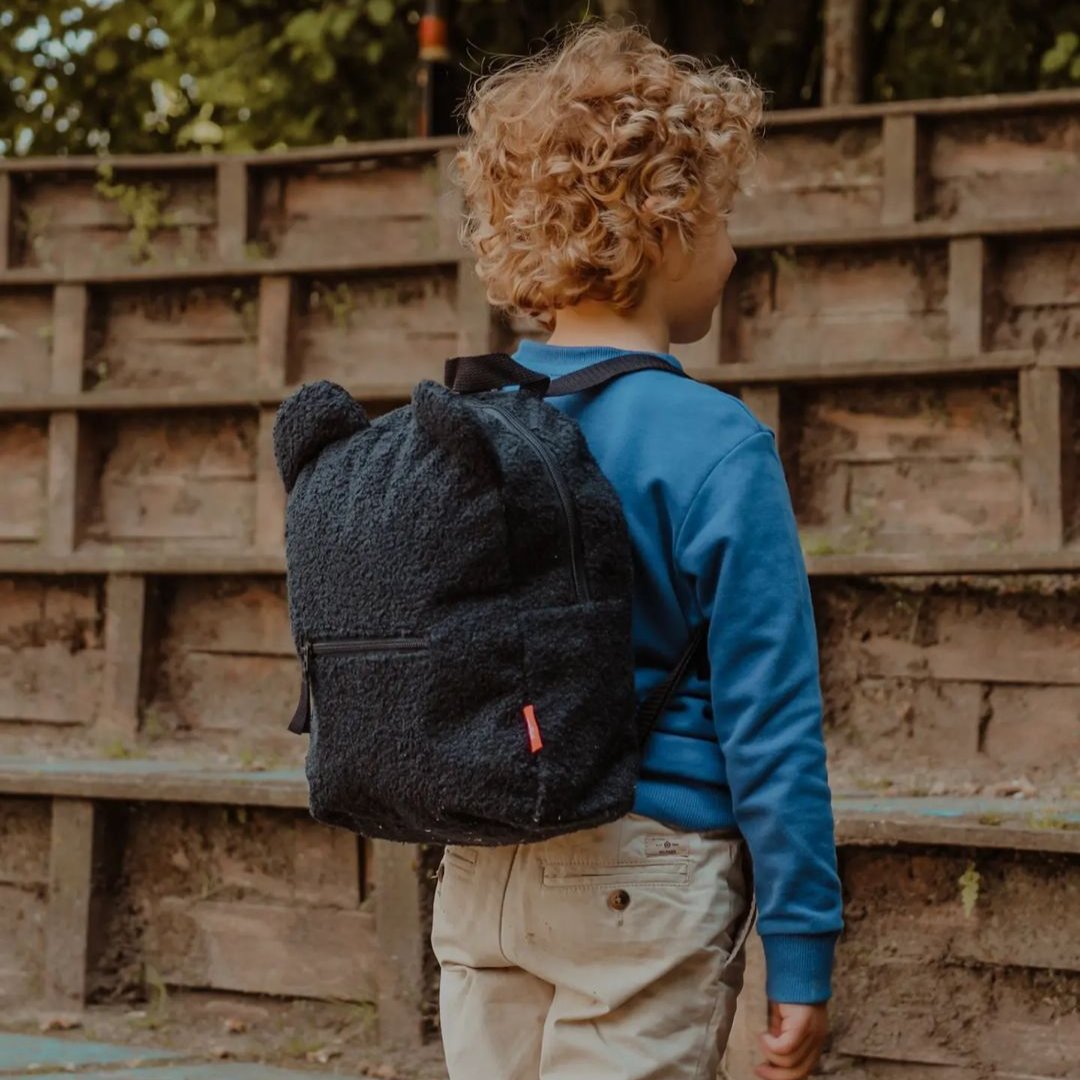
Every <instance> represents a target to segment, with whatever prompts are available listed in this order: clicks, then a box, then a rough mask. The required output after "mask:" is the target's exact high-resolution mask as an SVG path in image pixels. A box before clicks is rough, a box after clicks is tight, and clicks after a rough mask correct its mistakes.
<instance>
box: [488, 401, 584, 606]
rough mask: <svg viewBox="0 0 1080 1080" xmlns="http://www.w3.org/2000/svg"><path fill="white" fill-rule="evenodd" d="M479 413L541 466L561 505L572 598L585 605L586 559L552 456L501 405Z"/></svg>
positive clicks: (566, 489)
mask: <svg viewBox="0 0 1080 1080" xmlns="http://www.w3.org/2000/svg"><path fill="white" fill-rule="evenodd" d="M477 405H478V407H479V408H481V409H487V410H488V412H491V413H493V414H494V415H495V416H497V417H498V418H499V419H500V420H501V421H502V422H503V424H505V425H506V426H507V427H508V428H510V430H511V431H514V432H516V433H517V434H518V435H520V436H521V438H523V439H524V440H525V441H526V442H527V443H528V444H529V445H530V446H531V447H532V448H533V450H534V451H536V455H537V456H538V457H539V458H540V462H541V464H542V465H543V466H544V468H545V469H546V470H547V473H548V476H550V477H551V482H552V484H553V485H554V487H555V491H556V493H557V494H558V496H559V501H560V502H561V503H562V511H563V521H564V522H565V523H566V538H567V543H568V545H569V548H570V573H571V575H572V576H573V579H574V595H575V596H576V597H577V600H578V602H579V603H587V602H588V600H589V584H588V582H587V581H586V579H585V555H584V550H583V547H582V543H581V530H580V529H579V528H578V519H577V511H576V510H575V508H574V500H573V497H572V496H571V494H570V488H569V486H568V485H567V483H566V479H565V477H564V476H563V474H562V472H561V471H560V469H559V466H558V465H557V464H556V462H555V460H554V458H553V457H552V456H551V453H550V451H549V450H548V448H547V447H546V446H545V445H544V444H543V443H542V442H541V441H540V440H539V439H538V438H537V437H536V436H535V435H534V434H533V433H532V432H531V431H530V430H529V429H528V428H527V427H526V426H525V425H524V424H523V423H522V422H521V421H520V420H519V419H518V418H517V417H516V416H513V415H512V414H511V413H509V412H507V411H506V410H505V409H504V408H503V407H502V406H501V405H496V404H494V403H491V402H485V403H480V402H478V403H477Z"/></svg>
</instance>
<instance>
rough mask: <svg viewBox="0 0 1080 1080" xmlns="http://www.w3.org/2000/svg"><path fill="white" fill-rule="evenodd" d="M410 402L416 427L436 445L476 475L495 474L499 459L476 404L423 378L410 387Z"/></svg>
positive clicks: (439, 384) (488, 475) (491, 475)
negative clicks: (492, 447)
mask: <svg viewBox="0 0 1080 1080" xmlns="http://www.w3.org/2000/svg"><path fill="white" fill-rule="evenodd" d="M412 406H413V416H414V417H415V418H416V424H417V427H419V428H420V429H421V430H422V431H424V432H426V433H427V434H428V435H429V436H430V437H431V438H432V439H433V440H434V441H435V442H436V443H438V445H440V446H442V447H443V448H444V449H446V450H447V451H449V452H450V453H451V454H453V455H454V456H455V457H456V458H458V460H460V461H463V462H465V463H466V464H467V465H468V466H469V468H470V469H471V470H472V471H473V472H474V473H476V474H477V475H479V476H487V477H494V476H496V475H497V474H498V467H499V464H498V459H497V458H496V456H495V453H494V451H493V450H492V449H491V446H490V444H489V438H488V436H487V435H485V433H484V427H483V425H482V424H481V422H480V420H479V418H478V416H477V411H476V407H475V405H474V404H473V403H472V402H471V401H470V400H469V398H468V397H467V396H466V395H463V394H458V393H455V392H454V391H452V390H448V389H447V388H446V387H445V386H443V385H442V384H441V383H437V382H434V381H432V380H431V379H424V380H423V381H421V382H419V383H417V384H416V387H415V388H414V389H413V395H412Z"/></svg>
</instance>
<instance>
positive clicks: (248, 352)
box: [86, 280, 257, 400]
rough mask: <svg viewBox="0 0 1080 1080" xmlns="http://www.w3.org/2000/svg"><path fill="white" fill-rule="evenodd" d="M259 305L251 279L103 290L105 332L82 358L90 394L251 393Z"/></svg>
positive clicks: (101, 310)
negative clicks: (142, 392)
mask: <svg viewBox="0 0 1080 1080" xmlns="http://www.w3.org/2000/svg"><path fill="white" fill-rule="evenodd" d="M256 310H257V301H256V291H255V286H254V283H253V282H251V281H246V280H245V281H235V280H234V281H233V282H227V281H226V282H221V281H214V282H204V283H201V284H192V283H179V284H176V283H166V282H162V283H160V284H159V285H158V286H157V287H155V288H153V289H147V288H144V287H138V286H131V285H128V286H113V287H111V288H109V289H106V290H102V292H101V295H100V297H99V302H98V312H99V316H100V318H101V322H102V324H103V332H102V333H101V334H99V335H95V346H94V349H93V351H92V352H91V354H90V356H89V357H88V359H87V363H86V368H87V373H86V375H87V384H88V389H89V390H91V391H92V395H91V396H93V395H99V394H109V393H110V392H115V391H119V392H120V395H121V400H123V393H124V392H125V391H127V392H130V391H132V390H135V391H139V390H142V391H144V392H151V393H152V392H153V391H155V390H160V392H161V394H162V396H164V397H168V396H169V395H170V394H176V393H178V392H179V393H183V390H184V388H187V389H189V390H191V391H193V392H194V393H196V394H199V393H200V392H201V393H202V394H206V393H207V392H208V391H209V392H213V393H218V394H222V393H224V394H226V395H228V394H230V393H231V394H233V395H240V394H244V393H248V394H250V392H251V385H252V383H254V382H255V374H256V335H255V319H256V314H255V313H256Z"/></svg>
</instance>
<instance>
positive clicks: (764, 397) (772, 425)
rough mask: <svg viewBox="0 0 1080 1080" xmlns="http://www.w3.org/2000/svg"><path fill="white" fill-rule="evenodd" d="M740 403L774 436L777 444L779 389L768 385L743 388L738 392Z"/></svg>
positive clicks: (779, 436)
mask: <svg viewBox="0 0 1080 1080" xmlns="http://www.w3.org/2000/svg"><path fill="white" fill-rule="evenodd" d="M739 397H740V398H741V399H742V403H743V404H744V405H745V406H746V407H747V408H748V409H749V410H750V411H751V412H752V413H753V414H754V415H755V416H756V417H757V418H758V419H759V420H760V421H761V422H762V423H763V424H764V425H765V426H766V427H767V428H769V429H770V430H771V431H772V432H773V434H774V435H775V436H776V441H777V444H779V442H780V439H781V436H782V433H781V430H780V387H779V386H775V385H774V386H769V385H751V386H744V387H742V389H741V390H740V391H739Z"/></svg>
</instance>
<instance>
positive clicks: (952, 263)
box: [948, 236, 986, 356]
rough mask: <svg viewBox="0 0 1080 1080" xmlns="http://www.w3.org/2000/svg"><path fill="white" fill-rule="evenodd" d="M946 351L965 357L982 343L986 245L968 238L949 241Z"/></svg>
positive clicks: (975, 238)
mask: <svg viewBox="0 0 1080 1080" xmlns="http://www.w3.org/2000/svg"><path fill="white" fill-rule="evenodd" d="M948 303H949V352H950V353H951V354H953V355H960V356H968V355H972V354H978V353H981V352H983V350H984V348H985V344H986V242H985V241H984V240H983V239H982V238H981V237H976V236H969V237H963V238H960V239H956V240H951V241H950V242H949V295H948Z"/></svg>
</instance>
